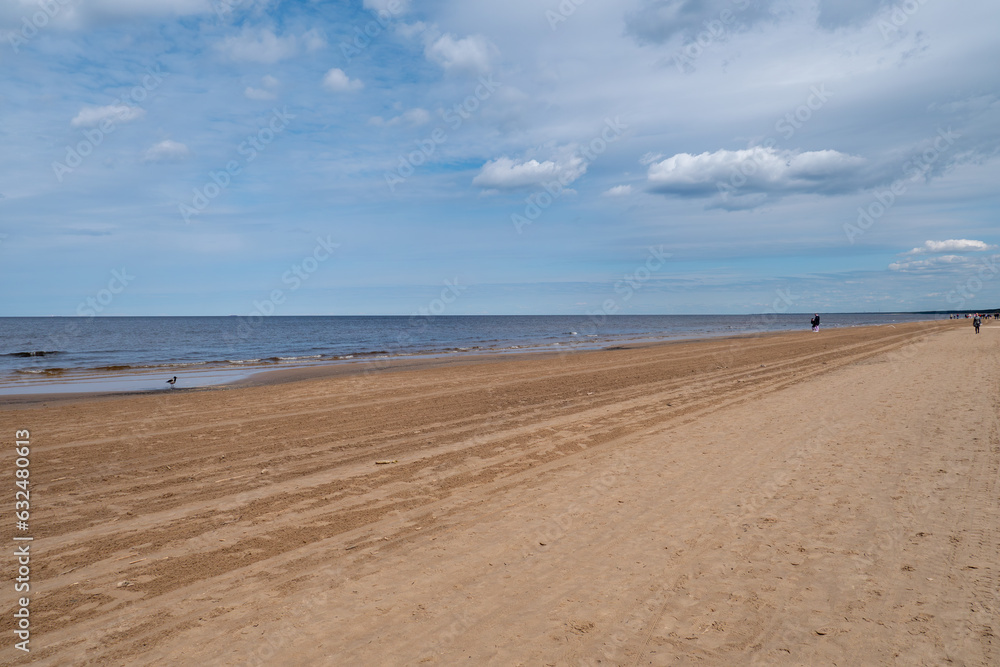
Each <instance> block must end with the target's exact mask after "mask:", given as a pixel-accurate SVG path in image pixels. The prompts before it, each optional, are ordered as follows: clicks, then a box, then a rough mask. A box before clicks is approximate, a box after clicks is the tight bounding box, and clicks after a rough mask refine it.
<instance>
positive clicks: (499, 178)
mask: <svg viewBox="0 0 1000 667" xmlns="http://www.w3.org/2000/svg"><path fill="white" fill-rule="evenodd" d="M564 153H565V151H564ZM586 171H587V161H586V160H584V159H583V158H582V157H580V156H579V155H573V154H570V153H567V154H564V155H563V156H562V157H560V158H557V159H555V160H545V161H544V162H539V161H538V160H527V161H523V160H512V159H511V158H509V157H506V156H504V157H498V158H496V159H495V160H490V161H489V162H487V163H486V164H484V165H483V166H482V168H481V169H480V170H479V173H478V174H477V175H476V177H475V178H473V179H472V184H473V185H478V186H481V187H483V188H496V189H498V190H513V189H516V188H524V187H531V186H544V185H546V184H549V183H552V182H553V181H557V182H559V183H560V184H562V185H563V186H567V185H569V184H570V183H572V182H573V181H575V180H576V179H578V178H580V176H583V174H585V173H586Z"/></svg>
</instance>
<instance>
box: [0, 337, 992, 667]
mask: <svg viewBox="0 0 1000 667" xmlns="http://www.w3.org/2000/svg"><path fill="white" fill-rule="evenodd" d="M998 408H1000V324H997V323H996V322H992V321H991V322H989V323H987V324H985V325H984V327H983V331H982V333H981V334H980V335H978V336H977V335H974V334H973V331H972V325H971V324H969V323H968V322H966V321H960V322H953V321H937V322H926V323H916V324H906V325H898V326H880V327H865V328H852V329H827V330H823V331H821V332H820V333H819V334H814V333H812V332H808V331H805V332H801V333H786V334H777V335H767V336H759V337H744V338H731V339H720V340H707V341H694V342H677V343H670V344H658V345H651V346H645V347H634V348H620V349H608V350H600V351H592V352H577V353H572V354H565V355H554V354H552V355H520V356H511V357H489V358H465V359H449V360H443V361H442V360H439V361H435V362H429V363H413V362H407V363H406V364H405V365H403V364H392V363H390V364H384V365H381V366H373V365H370V366H367V367H365V366H362V365H356V366H352V367H349V368H348V367H346V366H345V367H340V368H338V369H334V370H329V369H328V370H322V369H319V370H317V369H311V370H308V371H298V372H297V375H289V374H287V373H286V374H284V375H277V376H268V377H264V378H257V380H256V381H255V382H254V383H248V385H247V386H239V387H232V388H224V389H211V390H164V391H161V392H158V393H155V394H143V395H134V396H105V397H82V398H81V397H63V398H39V397H34V398H31V399H30V400H27V401H15V400H9V399H4V400H3V402H0V420H2V423H3V432H4V435H5V438H6V439H7V441H8V446H7V447H6V451H7V455H6V456H7V458H6V465H5V466H4V469H5V470H6V471H8V474H10V475H12V473H11V471H12V470H13V460H14V453H13V451H12V450H13V440H14V432H15V431H16V430H18V429H28V430H30V432H31V443H32V452H31V477H30V479H31V507H32V514H31V517H32V523H31V534H32V535H33V537H34V541H33V542H32V548H31V554H32V558H31V594H30V597H31V603H30V611H31V616H30V618H31V629H32V634H31V644H30V647H31V653H30V654H27V655H26V654H23V653H22V652H20V651H17V650H15V649H14V647H13V643H14V639H13V632H12V631H13V629H14V618H13V612H14V609H15V601H14V593H13V583H12V581H13V578H14V572H15V569H14V567H15V566H14V565H12V563H13V559H11V558H7V559H5V562H6V564H5V565H4V567H3V577H4V591H5V594H4V598H3V615H2V621H0V627H2V636H3V637H5V638H6V639H5V641H4V645H3V646H2V648H0V662H2V663H3V664H26V663H28V662H30V663H31V664H38V665H70V664H73V665H78V664H80V665H86V664H92V665H258V664H259V665H264V664H300V665H307V664H315V665H321V664H322V665H451V664H456V663H460V662H461V663H463V664H473V665H475V664H495V665H597V664H601V665H684V664H695V663H697V664H703V665H734V664H760V665H775V664H777V665H805V664H815V665H818V664H838V665H861V664H865V665H872V664H893V665H938V664H956V665H996V664H998V663H1000V641H998V639H997V637H996V636H995V633H996V632H997V631H998V621H1000V616H998V615H1000V593H998V583H1000V577H998V568H1000V558H998V553H1000V532H998V525H1000V429H998V414H1000V410H998ZM7 486H8V488H10V489H11V491H10V496H13V478H12V477H11V478H10V480H9V483H8V484H7ZM8 532H9V533H14V531H13V529H12V527H10V526H8ZM12 549H13V547H11V546H10V545H8V551H12Z"/></svg>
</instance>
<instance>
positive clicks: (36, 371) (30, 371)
mask: <svg viewBox="0 0 1000 667" xmlns="http://www.w3.org/2000/svg"><path fill="white" fill-rule="evenodd" d="M14 372H15V373H24V374H26V375H61V374H63V373H64V372H66V369H65V368H19V369H17V370H16V371H14Z"/></svg>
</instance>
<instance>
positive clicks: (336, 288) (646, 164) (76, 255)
mask: <svg viewBox="0 0 1000 667" xmlns="http://www.w3.org/2000/svg"><path fill="white" fill-rule="evenodd" d="M997 26H1000V4H998V3H996V2H991V1H987V0H969V1H966V2H960V3H945V2H942V1H941V0H908V1H907V2H885V1H882V0H849V1H847V0H819V1H818V2H795V1H780V0H622V1H619V2H606V1H600V0H561V1H557V0H551V1H549V2H546V1H544V0H530V1H529V0H511V1H508V2H503V3H497V2H482V1H477V0H464V1H462V2H459V1H456V0H435V1H428V2H419V1H417V0H356V1H350V2H276V1H269V0H177V1H175V2H169V3H164V2H151V1H148V0H142V1H140V0H5V1H4V2H3V3H2V4H0V119H2V123H0V143H2V146H3V157H4V159H3V160H2V161H0V276H2V280H3V290H2V293H0V315H3V316H30V315H229V314H236V315H248V314H253V313H259V314H263V315H272V314H273V315H310V314H316V315H384V314H395V315H411V314H432V315H465V314H580V315H584V314H592V315H600V314H629V313H635V314H640V313H643V314H645V313H664V314H679V313H769V312H814V311H818V312H823V311H825V312H856V311H879V310H881V311H905V310H911V311H912V310H943V309H947V310H952V309H967V310H973V309H985V308H995V307H997V306H998V305H1000V250H998V246H1000V230H998V216H997V212H998V210H1000V209H998V205H1000V191H998V190H1000V189H998V188H997V183H998V182H1000V160H998V148H1000V85H998V84H1000V68H998V67H997V63H998V62H1000V40H997V38H996V36H995V33H996V28H997Z"/></svg>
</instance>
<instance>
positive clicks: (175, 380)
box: [167, 375, 177, 389]
mask: <svg viewBox="0 0 1000 667" xmlns="http://www.w3.org/2000/svg"><path fill="white" fill-rule="evenodd" d="M167 384H169V385H170V388H171V389H173V388H174V385H175V384H177V376H176V375H175V376H173V377H172V378H170V379H169V380H167Z"/></svg>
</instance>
